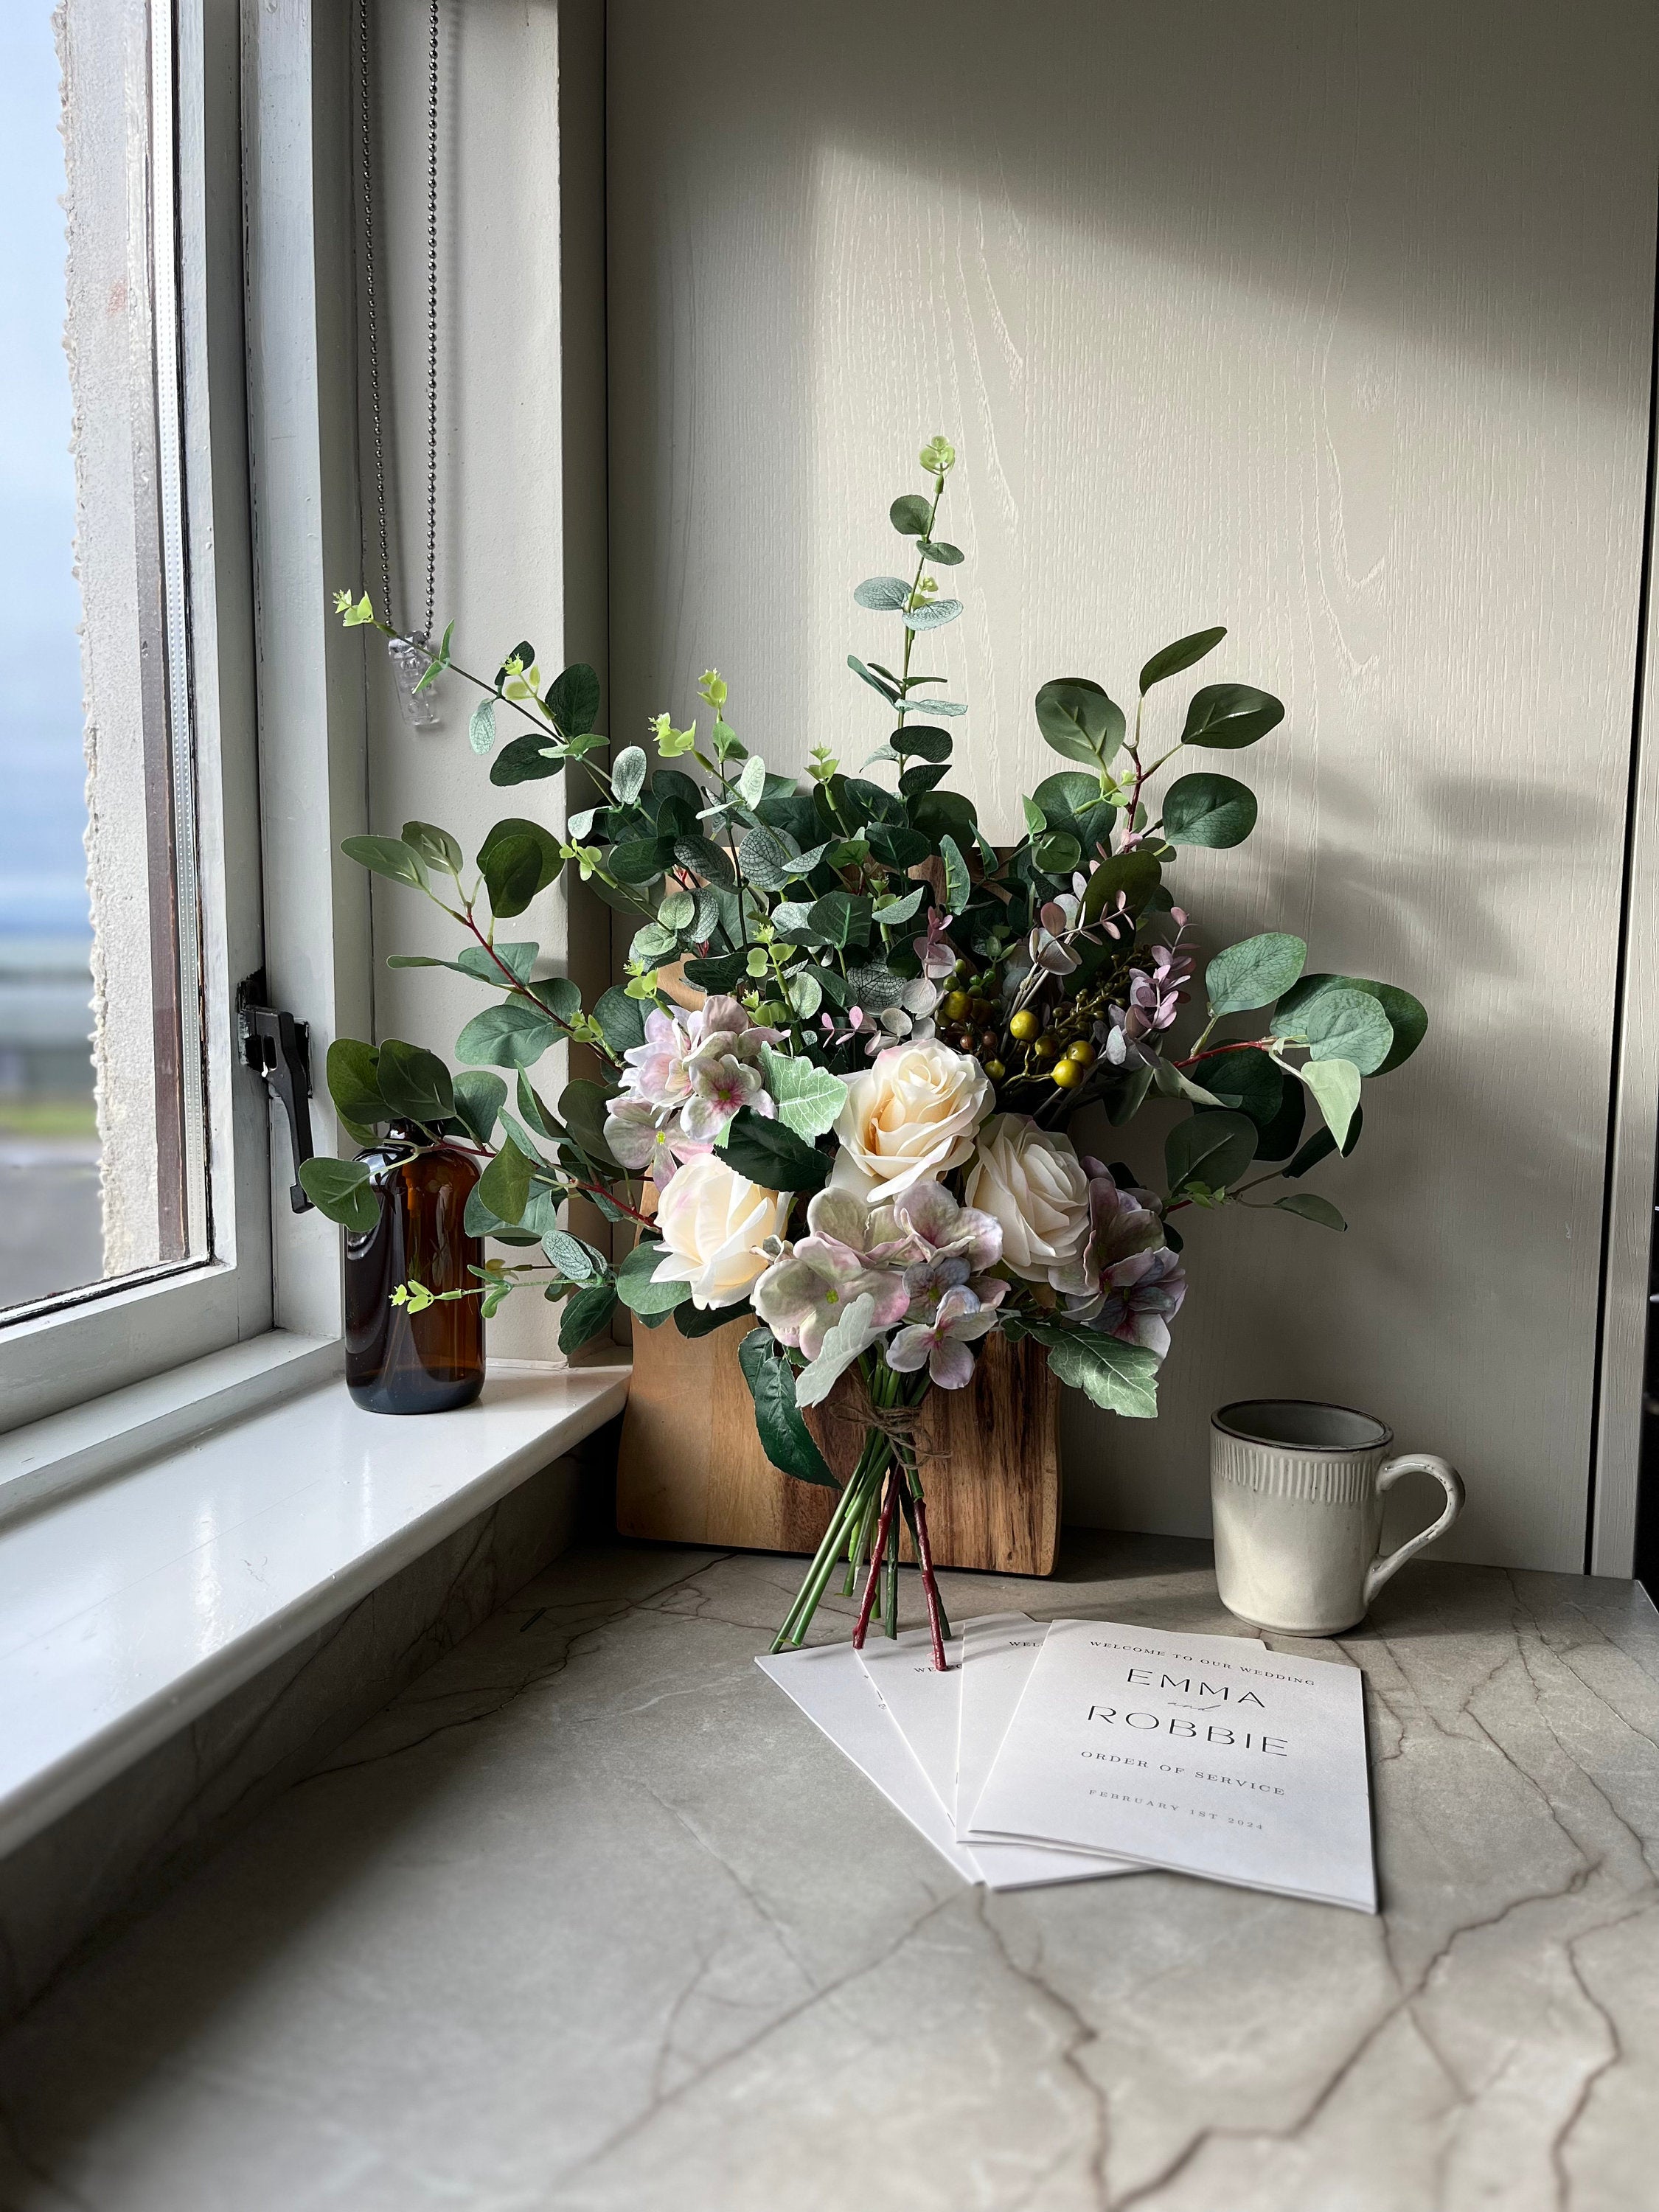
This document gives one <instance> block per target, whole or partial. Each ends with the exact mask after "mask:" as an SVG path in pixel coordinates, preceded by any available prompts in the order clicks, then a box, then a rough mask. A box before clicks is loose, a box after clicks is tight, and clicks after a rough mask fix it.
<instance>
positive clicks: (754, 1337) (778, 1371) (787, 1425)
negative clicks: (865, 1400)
mask: <svg viewBox="0 0 1659 2212" xmlns="http://www.w3.org/2000/svg"><path fill="white" fill-rule="evenodd" d="M738 1365H739V1366H740V1367H741V1368H742V1370H743V1376H744V1382H745V1383H748V1385H749V1395H750V1397H751V1398H752V1399H753V1400H754V1401H755V1428H756V1431H757V1434H758V1436H759V1437H760V1441H761V1449H762V1450H763V1452H764V1453H765V1454H766V1456H767V1458H768V1459H769V1460H770V1462H772V1464H773V1466H774V1467H775V1468H779V1469H780V1470H781V1472H782V1473H783V1474H793V1476H794V1477H795V1478H796V1480H798V1481H800V1482H816V1483H817V1484H819V1485H821V1486H823V1488H825V1489H828V1490H836V1489H838V1488H839V1487H840V1485H839V1484H838V1483H837V1482H836V1478H835V1476H834V1475H833V1474H831V1473H830V1471H829V1466H828V1464H827V1462H825V1460H824V1456H823V1453H822V1452H821V1451H820V1450H819V1449H818V1448H817V1444H816V1443H815V1442H814V1441H813V1438H812V1432H811V1430H810V1429H809V1428H808V1427H807V1425H806V1423H805V1419H804V1418H803V1417H802V1414H801V1410H800V1407H799V1406H798V1405H797V1404H796V1402H795V1370H794V1367H793V1364H792V1363H791V1361H790V1358H789V1356H788V1354H787V1352H785V1350H784V1348H783V1346H781V1344H780V1343H779V1342H778V1341H777V1340H776V1338H775V1336H774V1335H773V1334H772V1332H771V1330H770V1329H769V1328H753V1329H750V1332H749V1334H748V1335H747V1336H745V1337H744V1340H743V1341H742V1342H741V1343H740V1344H739V1345H738Z"/></svg>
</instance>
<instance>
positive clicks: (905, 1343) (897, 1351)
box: [887, 1285, 997, 1390]
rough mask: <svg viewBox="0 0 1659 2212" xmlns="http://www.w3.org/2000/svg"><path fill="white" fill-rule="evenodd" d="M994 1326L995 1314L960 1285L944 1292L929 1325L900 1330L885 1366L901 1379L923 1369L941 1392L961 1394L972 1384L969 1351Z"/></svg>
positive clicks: (918, 1323)
mask: <svg viewBox="0 0 1659 2212" xmlns="http://www.w3.org/2000/svg"><path fill="white" fill-rule="evenodd" d="M996 1325H997V1316H996V1310H995V1308H994V1307H993V1306H988V1305H987V1304H985V1303H984V1302H983V1301H982V1300H981V1298H979V1297H976V1296H975V1293H974V1292H973V1291H970V1290H969V1289H968V1288H967V1287H966V1286H965V1285H961V1286H958V1287H956V1288H953V1289H951V1290H948V1291H945V1296H944V1297H942V1298H941V1299H940V1300H939V1309H938V1310H937V1312H935V1314H934V1315H933V1318H932V1320H931V1321H928V1322H913V1323H911V1324H910V1326H909V1327H908V1328H902V1329H900V1330H899V1332H898V1334H896V1336H895V1337H894V1339H893V1340H892V1342H891V1343H890V1345H889V1346H888V1347H887V1364H888V1365H889V1366H890V1367H891V1368H893V1369H895V1370H896V1371H897V1372H898V1373H899V1374H901V1375H914V1374H915V1372H916V1371H917V1370H918V1369H919V1368H921V1367H923V1366H926V1368H927V1374H928V1379H929V1380H930V1381H931V1382H933V1383H936V1384H937V1385H938V1387H939V1389H941V1390H960V1389H962V1388H963V1385H964V1384H965V1383H970V1382H971V1381H972V1380H973V1375H974V1355H973V1352H972V1351H971V1350H970V1349H969V1347H970V1346H972V1345H973V1344H974V1343H975V1341H976V1340H978V1339H979V1338H980V1337H981V1336H988V1335H989V1334H990V1332H991V1331H992V1330H993V1329H994V1328H995V1327H996Z"/></svg>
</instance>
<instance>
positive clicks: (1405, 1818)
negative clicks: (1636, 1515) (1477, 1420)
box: [0, 1534, 1659, 2212]
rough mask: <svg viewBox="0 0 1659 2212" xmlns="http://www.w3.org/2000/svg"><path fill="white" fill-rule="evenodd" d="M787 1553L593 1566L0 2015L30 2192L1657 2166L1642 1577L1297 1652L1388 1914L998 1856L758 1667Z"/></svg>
mask: <svg viewBox="0 0 1659 2212" xmlns="http://www.w3.org/2000/svg"><path fill="white" fill-rule="evenodd" d="M797 1571H798V1565H797V1563H796V1562H793V1561H790V1560H784V1559H772V1558H768V1557H763V1556H753V1555H744V1556H736V1557H720V1556H717V1555H714V1554H711V1553H692V1552H684V1551H674V1550H670V1549H667V1548H658V1547H639V1548H625V1547H619V1546H616V1547H605V1548H602V1549H595V1550H589V1551H586V1552H579V1553H570V1554H568V1555H567V1556H566V1557H565V1558H564V1559H561V1560H560V1561H559V1562H558V1563H557V1564H556V1565H555V1566H554V1567H553V1568H552V1569H551V1570H550V1571H548V1572H547V1573H546V1574H544V1576H542V1577H540V1578H539V1579H538V1581H537V1582H535V1583H532V1584H531V1585H530V1586H529V1587H528V1588H527V1589H525V1590H524V1591H522V1592H521V1593H520V1595H519V1597H518V1598H517V1599H515V1600H514V1601H513V1604H512V1605H511V1606H510V1607H508V1608H507V1610H505V1611H504V1612H502V1613H499V1614H497V1615H495V1617H494V1618H493V1619H492V1620H490V1621H489V1622H488V1623H487V1624H486V1625H485V1626H483V1628H482V1629H481V1630H479V1631H478V1632H477V1633H476V1634H475V1635H474V1636H472V1637H471V1638H469V1639H468V1641H467V1642H466V1643H465V1644H462V1645H460V1646H459V1647H458V1649H457V1650H454V1651H453V1653H452V1654H450V1656H448V1657H447V1658H446V1659H445V1660H444V1661H442V1662H440V1664H439V1665H438V1666H437V1667H435V1668H433V1669H432V1670H431V1671H430V1672H428V1674H424V1675H423V1676H422V1678H421V1679H420V1680H419V1681H418V1682H417V1683H416V1685H415V1686H414V1687H413V1688H412V1689H411V1690H410V1692H408V1693H407V1694H405V1695H404V1697H403V1698H402V1699H399V1700H398V1703H397V1704H395V1705H392V1706H391V1707H389V1708H388V1709H387V1711H386V1712H385V1713H384V1714H383V1715H381V1716H380V1717H379V1718H378V1719H377V1720H375V1721H374V1723H371V1724H370V1725H369V1727H368V1728H367V1729H364V1730H363V1731H362V1732H361V1733H360V1734H359V1735H357V1736H356V1737H355V1738H354V1739H353V1740H352V1741H350V1742H349V1743H348V1744H347V1745H346V1746H345V1747H343V1749H342V1750H341V1751H340V1752H339V1753H337V1754H336V1756H335V1757H334V1759H332V1761H331V1763H330V1765H328V1766H327V1767H326V1768H325V1770H323V1771H321V1772H319V1774H318V1775H316V1776H315V1777H314V1778H312V1779H310V1780H309V1781H307V1782H305V1783H303V1784H300V1785H299V1786H297V1787H296V1788H295V1789H294V1790H291V1791H290V1792H289V1794H288V1795H287V1796H285V1797H283V1799H282V1800H281V1801H279V1802H277V1803H276V1805H274V1806H273V1807H272V1808H270V1809H269V1810H268V1811H267V1812H265V1813H264V1814H262V1815H261V1816H260V1817H259V1819H258V1820H257V1821H256V1822H255V1823H254V1824H253V1825H252V1826H251V1827H250V1828H249V1829H248V1830H246V1832H245V1833H244V1834H243V1835H242V1836H241V1837H240V1838H238V1839H237V1840H236V1841H235V1842H234V1844H231V1845H230V1846H229V1847H228V1849H226V1850H224V1851H223V1852H222V1854H221V1855H220V1856H219V1857H217V1858H216V1859H215V1860H214V1861H213V1862H212V1863H210V1865H209V1866H208V1867H207V1868H205V1869H204V1870H203V1871H202V1872H201V1873H200V1874H198V1875H196V1876H195V1877H194V1878H193V1879H192V1880H191V1881H189V1882H188V1883H186V1884H185V1886H184V1887H182V1888H180V1889H179V1890H178V1891H177V1892H176V1893H174V1894H173V1896H172V1897H171V1898H170V1899H168V1900H167V1902H166V1903H165V1904H164V1905H162V1906H161V1908H160V1909H159V1910H158V1911H155V1913H153V1914H152V1915H150V1916H149V1917H148V1918H147V1919H145V1920H143V1922H141V1923H138V1924H137V1925H136V1926H134V1927H132V1928H131V1929H128V1930H126V1932H125V1934H123V1935H122V1936H119V1937H118V1939H116V1940H115V1941H113V1942H112V1943H110V1944H109V1945H108V1946H107V1947H106V1948H105V1949H104V1950H103V1951H102V1952H101V1954H100V1955H98V1956H97V1957H95V1958H94V1959H93V1960H90V1961H89V1962H87V1963H84V1964H82V1966H80V1967H78V1968H77V1969H76V1971H75V1972H72V1973H71V1974H70V1975H69V1976H68V1977H67V1978H65V1979H64V1980H63V1981H62V1982H61V1983H60V1984H58V1986H57V1988H56V1989H55V1990H52V1992H51V1993H50V1994H49V1995H48V1996H47V1997H46V1999H45V2000H44V2001H43V2002H41V2003H40V2005H39V2006H38V2007H37V2008H35V2010H34V2011H33V2013H32V2014H30V2015H28V2016H27V2018H26V2019H25V2020H24V2021H21V2023H20V2024H19V2026H18V2027H16V2028H15V2029H14V2030H13V2032H12V2033H11V2034H10V2036H9V2038H8V2039H7V2040H6V2041H5V2043H4V2044H3V2045H0V2207H4V2208H5V2212H69V2208H76V2212H311V2208H321V2207H324V2206H326V2207H329V2208H344V2212H427V2208H433V2212H436V2208H439V2207H444V2208H454V2207H463V2208H465V2212H532V2208H541V2207H548V2208H558V2212H566V2209H567V2208H568V2212H655V2208H657V2207H664V2208H669V2207H672V2208H675V2212H780V2208H787V2212H842V2208H846V2212H853V2208H854V2207H856V2208H859V2212H900V2208H902V2212H947V2208H948V2212H1017V2209H1018V2212H1128V2208H1129V2207H1132V2206H1133V2207H1137V2208H1142V2212H1425V2208H1428V2207H1434V2208H1437V2212H1474V2208H1475V2207H1481V2208H1492V2207H1498V2208H1502V2212H1534V2208H1536V2212H1546V2208H1547V2212H1638V2208H1645V2207H1647V2206H1650V2205H1651V2204H1652V2203H1654V2202H1655V2185H1654V2183H1653V2170H1654V2168H1653V2160H1654V2144H1655V2141H1656V2126H1655V2124H1656V2119H1659V1881H1656V1866H1659V1855H1656V1843H1659V1748H1656V1747H1659V1620H1656V1616H1655V1613H1654V1611H1653V1608H1652V1607H1651V1606H1650V1605H1649V1604H1648V1602H1647V1601H1646V1600H1645V1598H1644V1597H1643V1596H1642V1595H1640V1593H1639V1592H1637V1591H1635V1590H1633V1589H1632V1588H1631V1587H1630V1586H1629V1585H1626V1584H1621V1583H1608V1582H1593V1581H1587V1580H1580V1579H1578V1578H1576V1577H1567V1576H1550V1575H1536V1574H1510V1573H1504V1572H1501V1571H1494V1570H1490V1569H1476V1568H1466V1567H1456V1566H1447V1565H1433V1564H1431V1563H1415V1564H1413V1565H1411V1566H1409V1567H1407V1569H1406V1570H1405V1571H1404V1572H1403V1573H1402V1574H1401V1576H1400V1577H1399V1578H1398V1579H1397V1581H1396V1582H1395V1583H1392V1584H1391V1585H1390V1586H1389V1588H1388V1589H1386V1590H1385V1591H1384V1592H1383V1595H1382V1597H1381V1599H1380V1601H1379V1603H1378V1606H1377V1608H1376V1613H1374V1615H1373V1617H1372V1620H1371V1621H1370V1623H1369V1624H1368V1626H1366V1628H1365V1629H1364V1631H1363V1632H1360V1633H1358V1634H1357V1635H1355V1636H1352V1637H1349V1638H1343V1639H1342V1640H1341V1641H1340V1644H1299V1643H1297V1642H1295V1641H1294V1640H1293V1639H1288V1638H1269V1639H1267V1640H1268V1641H1269V1642H1270V1643H1272V1644H1274V1645H1275V1647H1276V1648H1290V1649H1303V1650H1316V1651H1319V1652H1321V1653H1322V1654H1324V1655H1325V1656H1345V1655H1346V1657H1347V1658H1348V1659H1349V1660H1350V1661H1351V1662H1353V1663H1355V1664H1357V1665H1358V1666H1360V1667H1362V1668H1364V1671H1365V1674H1366V1676H1367V1678H1368V1686H1369V1687H1368V1699H1367V1704H1368V1711H1369V1718H1370V1736H1371V1746H1372V1754H1373V1758H1374V1761H1375V1770H1376V1772H1375V1790H1376V1824H1377V1836H1378V1863H1379V1872H1380V1876H1381V1881H1382V1889H1383V1903H1384V1911H1383V1915H1382V1917H1380V1918H1377V1919H1371V1918H1369V1917H1363V1916H1361V1915H1358V1914H1356V1913H1353V1912H1349V1911H1340V1910H1338V1909H1335V1908H1333V1907H1328V1906H1322V1905H1308V1904H1302V1903H1297V1902H1293V1901H1291V1900H1288V1899H1279V1898H1272V1897H1266V1896H1259V1895H1255V1894H1252V1893H1248V1892H1244V1891H1241V1890H1237V1889H1229V1888H1224V1887H1219V1886H1218V1885H1216V1884H1212V1883H1206V1882H1203V1881H1192V1880H1188V1879H1185V1878H1182V1877H1180V1876H1176V1875H1152V1874H1147V1875H1132V1876H1128V1877H1127V1878H1125V1879H1122V1880H1120V1881H1107V1882H1097V1883H1085V1884H1082V1885H1079V1886H1077V1887H1061V1888H1054V1889H1049V1890H1045V1891H1041V1892H1023V1893H1008V1894H1004V1895H1001V1896H995V1897H994V1896H991V1895H988V1894H987V1893H986V1892H984V1891H983V1890H976V1889H970V1888H968V1887H964V1886H963V1884H962V1883H961V1882H960V1881H958V1879H957V1876H956V1875H954V1874H953V1873H952V1872H951V1869H950V1868H949V1867H948V1866H946V1865H945V1863H944V1862H943V1861H942V1860H941V1859H939V1858H938V1857H935V1855H934V1854H933V1852H932V1851H931V1850H929V1848H928V1847H927V1844H925V1843H923V1842H922V1840H921V1838H920V1837H919V1836H917V1835H915V1833H914V1832H912V1831H911V1830H910V1829H909V1828H908V1826H906V1825H905V1823H904V1822H903V1821H902V1820H901V1819H900V1818H899V1817H898V1816H897V1814H895V1813H893V1812H892V1811H891V1810H890V1808H888V1807H887V1806H886V1805H885V1804H884V1802H883V1801H882V1800H881V1799H880V1798H879V1797H878V1796H877V1795H876V1793H875V1791H874V1790H872V1789H871V1788H870V1787H869V1786H868V1784H866V1783H865V1782H864V1781H863V1780H862V1779H861V1778H860V1776H859V1775H858V1773H857V1772H856V1771H854V1768H853V1767H852V1766H851V1765H848V1763H847V1762H846V1761H845V1760H844V1759H842V1758H841V1756H840V1755H839V1754H838V1753H836V1751H835V1749H834V1748H833V1747H831V1746H830V1745H829V1743H828V1742H827V1741H825V1740H824V1739H823V1737H822V1736H820V1735H818V1734H817V1731H816V1730H815V1729H813V1728H812V1726H811V1723H809V1722H807V1721H806V1720H805V1718H804V1717H803V1716H802V1715H801V1714H800V1713H799V1712H798V1711H796V1710H795V1708H794V1707H793V1705H791V1704H790V1703H789V1701H788V1700H787V1699H786V1698H785V1697H784V1696H783V1695H782V1694H781V1692H779V1691H778V1690H777V1689H775V1687H774V1686H772V1685H771V1684H770V1683H769V1682H768V1681H767V1680H765V1678H764V1677H763V1675H762V1674H760V1672H759V1670H758V1669H757V1668H756V1667H755V1666H754V1665H753V1664H752V1661H753V1658H754V1656H755V1654H756V1653H757V1651H760V1650H763V1649H764V1648H765V1644H766V1642H767V1640H768V1638H769V1632H770V1628H771V1626H772V1624H773V1623H775V1620H777V1619H778V1618H779V1617H780V1616H781V1611H782V1608H783V1607H784V1606H785V1605H786V1604H787V1599H788V1597H789V1595H790V1594H791V1593H792V1590H793V1578H794V1577H795V1575H796V1573H797ZM943 1579H944V1582H945V1592H946V1597H947V1601H948V1602H949V1603H950V1605H951V1611H952V1613H953V1614H955V1615H957V1616H966V1615H969V1614H972V1613H989V1612H994V1611H998V1610H1002V1609H1012V1608H1020V1609H1024V1610H1026V1611H1029V1612H1031V1613H1037V1614H1039V1615H1042V1614H1048V1615H1054V1614H1064V1613H1097V1614H1099V1615H1100V1616H1102V1617H1103V1618H1108V1619H1113V1620H1123V1621H1130V1622H1137V1623H1147V1624H1152V1625H1156V1626H1160V1627H1166V1628H1187V1629H1206V1630H1216V1631H1229V1630H1231V1631H1232V1632H1238V1633H1244V1631H1243V1629H1242V1628H1241V1626H1240V1625H1239V1624H1237V1623H1236V1622H1233V1621H1232V1620H1230V1618H1229V1617H1228V1616H1227V1615H1226V1614H1225V1613H1223V1612H1222V1611H1221V1610H1220V1608H1219V1606H1218V1602H1217V1600H1216V1597H1215V1592H1214V1585H1213V1583H1212V1580H1211V1577H1210V1575H1209V1572H1208V1566H1207V1554H1206V1550H1205V1547H1200V1546H1198V1545H1194V1544H1179V1543H1175V1542H1171V1541H1162V1540H1158V1539H1152V1538H1146V1537H1111V1536H1104V1535H1102V1536H1085V1535H1080V1534H1079V1535H1077V1536H1074V1537H1073V1538H1072V1539H1071V1540H1070V1541H1069V1543H1068V1545H1067V1547H1066V1551H1065V1553H1063V1555H1062V1560H1061V1566H1060V1573H1059V1575H1058V1576H1057V1577H1054V1579H1053V1580H1051V1581H1048V1582H1043V1583H1019V1582H1013V1581H1010V1580H1005V1579H1000V1578H995V1577H981V1576H971V1577H970V1576H961V1575H952V1576H950V1577H945V1578H943ZM907 1582H908V1583H910V1588H909V1589H908V1593H907V1595H908V1599H909V1601H910V1602H909V1610H910V1611H911V1612H913V1613H914V1612H915V1588H914V1578H912V1577H907ZM847 1610H848V1608H842V1607H839V1606H838V1605H837V1606H836V1608H835V1609H834V1611H830V1610H829V1609H828V1608H826V1611H825V1612H824V1613H823V1614H821V1616H820V1631H819V1632H820V1633H821V1634H822V1635H825V1636H828V1635H831V1634H837V1635H838V1634H844V1633H846V1632H847V1626H848V1623H847V1620H846V1618H845V1613H846V1611H847Z"/></svg>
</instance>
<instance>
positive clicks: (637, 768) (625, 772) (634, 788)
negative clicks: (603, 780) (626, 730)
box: [611, 745, 647, 806]
mask: <svg viewBox="0 0 1659 2212" xmlns="http://www.w3.org/2000/svg"><path fill="white" fill-rule="evenodd" d="M646 768H647V761H646V757H645V754H644V751H643V750H642V749H641V747H640V746H638V745H624V746H623V750H622V751H621V752H619V753H618V754H617V757H616V759H615V760H613V761H612V762H611V789H612V790H613V791H614V792H615V793H616V797H617V805H618V806H631V805H633V804H634V801H635V799H637V798H638V797H639V795H640V793H641V792H642V791H643V790H644V789H645V771H646Z"/></svg>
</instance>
